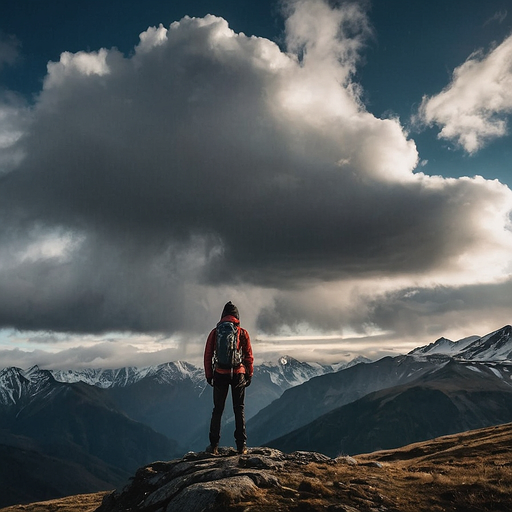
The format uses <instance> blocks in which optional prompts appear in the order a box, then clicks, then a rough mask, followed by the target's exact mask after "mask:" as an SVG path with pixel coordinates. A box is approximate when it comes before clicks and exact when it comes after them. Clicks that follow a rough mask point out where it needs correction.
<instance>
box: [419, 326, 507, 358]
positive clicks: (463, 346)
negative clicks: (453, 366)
mask: <svg viewBox="0 0 512 512" xmlns="http://www.w3.org/2000/svg"><path fill="white" fill-rule="evenodd" d="M439 354H440V355H446V356H450V357H454V358H456V359H464V360H466V361H510V360H512V327H511V326H510V325H506V326H505V327H502V328H501V329H498V330H497V331H494V332H492V333H490V334H487V335H485V336H482V337H480V336H469V337H468V338H463V339H461V340H459V341H451V340H449V339H447V338H439V339H438V340H437V341H435V342H434V343H431V344H430V345H425V346H423V347H418V348H416V349H414V350H412V351H411V352H409V355H413V356H430V355H439Z"/></svg>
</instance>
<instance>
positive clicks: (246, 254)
mask: <svg viewBox="0 0 512 512" xmlns="http://www.w3.org/2000/svg"><path fill="white" fill-rule="evenodd" d="M290 5H291V7H290V6H289V8H290V11H289V20H288V24H287V27H288V28H287V30H288V33H287V35H288V40H289V44H290V48H299V47H300V51H301V61H300V62H299V59H298V58H297V56H296V55H294V54H291V53H290V54H285V53H283V52H281V50H280V49H279V48H278V47H277V46H276V45H275V44H274V43H271V42H270V41H268V40H265V39H258V38H255V37H251V38H249V37H246V36H244V35H243V34H234V33H233V32H232V31H231V30H230V29H229V28H228V26H227V23H226V22H225V21H224V20H222V19H219V18H215V17H213V16H207V17H206V18H204V19H189V18H185V19H183V20H182V21H181V22H180V23H175V24H173V25H171V27H170V28H169V30H166V29H164V28H163V27H159V28H152V29H148V31H147V32H145V33H144V34H142V35H141V43H140V44H139V46H138V47H137V48H136V50H135V53H134V54H133V55H132V56H129V57H126V56H124V55H122V54H121V53H119V52H118V51H116V50H104V49H102V50H100V51H98V52H90V53H85V52H80V53H77V54H70V53H64V54H62V56H61V60H60V62H58V63H50V64H49V66H48V75H47V76H46V78H45V82H44V88H43V90H42V91H41V94H40V96H39V97H38V100H37V102H36V104H35V106H34V108H33V112H32V122H31V125H30V127H29V128H28V129H27V130H26V131H25V133H24V135H23V137H21V138H20V139H19V140H18V141H17V142H16V143H15V144H13V145H12V147H11V146H10V150H12V149H13V148H14V149H16V150H17V151H18V152H21V153H23V155H24V159H23V161H22V163H21V164H20V165H19V166H18V167H17V168H16V169H15V170H10V169H8V170H7V171H6V173H5V174H4V175H3V177H2V178H1V180H2V181H1V182H0V185H1V189H0V196H1V197H0V200H1V206H0V215H1V220H2V226H3V227H2V233H1V234H0V236H1V237H2V238H1V240H2V249H1V251H2V254H3V255H4V257H5V259H4V261H3V264H2V266H1V267H0V289H1V290H2V294H1V297H2V299H0V324H1V325H4V326H14V327H17V328H20V329H49V330H52V329H55V330H62V331H77V332H100V331H108V330H130V331H138V332H143V331H148V332H150V331H151V332H156V331H160V332H163V331H187V330H191V329H192V330H193V329H199V330H201V329H204V328H205V326H206V324H207V319H206V318H205V312H206V311H208V309H209V303H208V300H210V299H211V297H210V298H208V297H206V295H207V290H208V287H209V285H212V284H214V285H216V286H234V285H237V286H240V287H244V289H247V290H248V293H249V291H250V290H251V289H255V288H258V287H263V288H268V289H269V290H284V291H286V290H296V291H301V290H304V289H306V288H307V287H308V286H309V284H310V283H311V282H314V283H319V282H325V283H329V282H338V281H345V280H348V279H360V280H373V279H379V278H380V277H382V276H390V275H391V276H393V275H394V276H397V278H398V277H400V279H403V276H410V278H411V279H415V278H416V276H418V275H424V274H426V275H430V276H432V275H434V274H436V273H451V272H455V273H457V272H459V273H461V275H462V274H464V272H466V271H467V265H466V264H465V262H464V257H465V255H467V254H472V253H473V252H475V254H479V250H480V249H479V247H481V244H484V243H487V244H489V245H492V252H493V254H495V253H496V252H497V253H499V254H501V253H502V252H505V251H506V250H507V249H508V248H509V247H510V233H507V232H504V226H505V225H506V222H507V213H508V211H509V210H510V206H511V204H512V199H511V193H510V191H509V190H508V189H507V188H506V187H504V186H502V185H500V184H498V183H493V182H486V181H484V180H483V179H462V180H443V179H442V178H440V177H429V176H424V175H422V174H413V170H414V167H415V164H416V161H417V153H416V149H415V146H414V143H413V142H412V141H410V140H408V139H407V136H406V134H405V133H404V132H403V130H402V128H401V126H400V124H399V122H398V121H397V120H392V119H385V120H382V119H377V118H375V117H374V116H372V115H371V114H370V113H368V112H366V111H365V109H364V108H363V106H362V105H361V102H360V100H359V95H358V87H357V86H356V85H355V84H354V83H353V78H352V77H353V72H354V70H355V64H356V62H357V54H358V51H359V49H360V45H361V38H362V37H363V35H364V34H365V31H366V30H367V28H366V25H367V21H366V17H365V16H364V13H363V12H361V10H360V9H358V8H357V7H356V6H351V7H350V8H349V9H339V10H334V11H333V10H331V9H330V8H328V7H327V5H326V4H325V3H324V2H320V1H312V2H301V1H299V2H295V3H292V4H290ZM312 24H316V26H315V27H313V28H316V30H313V29H312ZM340 26H341V27H348V28H347V30H348V31H349V32H350V35H351V37H350V38H348V37H346V36H344V35H343V33H341V35H340V28H339V27H340ZM357 27H359V31H358V30H356V28H357ZM320 28H321V30H320ZM8 171H10V172H8ZM497 258H498V259H499V257H497ZM469 275H470V272H469V273H466V278H468V276H469ZM277 309H279V308H277ZM294 311H295V313H298V314H299V316H298V317H297V318H296V319H295V320H294V319H292V318H291V317H290V318H286V315H284V316H282V317H279V315H278V316H277V317H276V316H274V317H272V318H273V319H271V320H265V319H264V318H263V317H262V320H261V321H260V323H261V325H269V326H270V325H272V326H273V327H272V328H271V329H270V330H272V329H274V327H276V324H279V323H281V324H282V323H287V324H288V325H289V324H292V323H293V322H294V321H295V322H300V321H301V320H302V321H309V320H310V319H309V317H308V315H307V314H305V313H304V311H305V309H304V308H302V309H301V310H299V309H295V310H294ZM336 311H337V310H336V308H334V309H333V312H334V314H336ZM347 311H349V313H347V314H346V315H345V318H346V319H347V320H350V319H349V317H350V310H347ZM352 312H353V311H352ZM300 315H302V316H300ZM191 316H194V324H193V325H191V323H190V317H191ZM327 316H329V315H327ZM276 318H277V319H278V321H276ZM331 318H334V317H332V316H331ZM356 318H359V317H357V316H356ZM357 321H359V320H357ZM326 322H327V323H326V324H323V325H332V326H333V327H336V326H337V325H338V324H339V319H338V320H331V321H330V323H329V321H328V320H327V319H326ZM313 323H314V322H313ZM353 323H354V324H355V323H357V322H356V321H355V320H354V321H353Z"/></svg>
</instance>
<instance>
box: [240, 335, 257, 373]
mask: <svg viewBox="0 0 512 512" xmlns="http://www.w3.org/2000/svg"><path fill="white" fill-rule="evenodd" d="M240 342H241V345H242V357H243V364H244V366H245V373H246V376H247V377H249V379H250V378H252V374H253V373H254V357H253V355H252V346H251V338H250V337H249V333H248V332H247V331H246V330H245V329H240Z"/></svg>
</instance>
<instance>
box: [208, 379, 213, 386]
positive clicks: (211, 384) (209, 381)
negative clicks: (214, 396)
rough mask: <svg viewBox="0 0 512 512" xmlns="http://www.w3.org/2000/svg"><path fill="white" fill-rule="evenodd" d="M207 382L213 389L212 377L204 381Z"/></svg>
mask: <svg viewBox="0 0 512 512" xmlns="http://www.w3.org/2000/svg"><path fill="white" fill-rule="evenodd" d="M206 380H207V381H208V384H210V386H212V387H213V377H210V378H209V379H206Z"/></svg>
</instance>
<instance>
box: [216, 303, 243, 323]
mask: <svg viewBox="0 0 512 512" xmlns="http://www.w3.org/2000/svg"><path fill="white" fill-rule="evenodd" d="M225 316H234V317H235V318H237V319H238V320H240V315H239V314H238V308H237V307H236V306H235V305H234V304H233V303H232V302H231V301H229V302H228V303H227V304H226V305H225V306H224V309H223V310H222V315H220V317H221V318H224V317H225Z"/></svg>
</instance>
